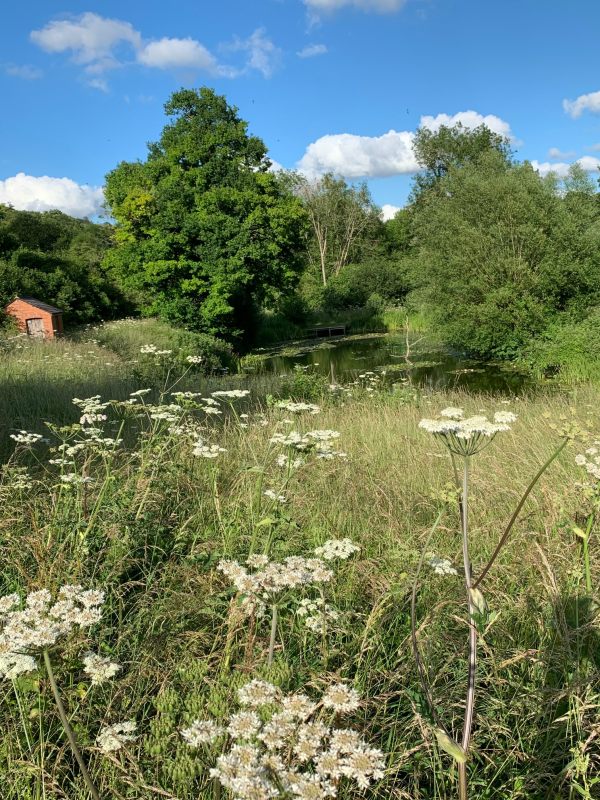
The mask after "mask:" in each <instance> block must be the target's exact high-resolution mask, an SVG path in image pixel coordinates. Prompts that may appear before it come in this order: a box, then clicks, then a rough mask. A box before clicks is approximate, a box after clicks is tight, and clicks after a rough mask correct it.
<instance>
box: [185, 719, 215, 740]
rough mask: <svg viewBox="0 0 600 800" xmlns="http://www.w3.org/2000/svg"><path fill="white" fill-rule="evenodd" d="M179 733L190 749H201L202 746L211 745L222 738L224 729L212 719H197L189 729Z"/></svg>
mask: <svg viewBox="0 0 600 800" xmlns="http://www.w3.org/2000/svg"><path fill="white" fill-rule="evenodd" d="M179 733H180V734H181V736H182V738H183V739H184V741H185V742H187V744H189V746H190V747H200V745H203V744H210V743H211V742H214V741H215V739H218V738H219V736H222V735H223V728H221V727H219V726H218V725H217V724H216V723H215V722H213V720H211V719H197V720H194V722H192V724H191V725H190V727H189V728H183V729H182V730H180V731H179Z"/></svg>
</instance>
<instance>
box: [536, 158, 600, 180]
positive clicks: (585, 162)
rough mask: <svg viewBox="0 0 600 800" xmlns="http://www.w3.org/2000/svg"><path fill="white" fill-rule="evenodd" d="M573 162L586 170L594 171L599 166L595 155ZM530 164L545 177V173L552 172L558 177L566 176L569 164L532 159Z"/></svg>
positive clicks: (599, 161) (599, 163)
mask: <svg viewBox="0 0 600 800" xmlns="http://www.w3.org/2000/svg"><path fill="white" fill-rule="evenodd" d="M573 163H575V164H579V165H580V166H581V167H583V169H584V170H585V171H586V172H595V171H596V170H597V169H598V168H599V167H600V158H596V156H583V157H582V158H578V159H577V161H574V162H573ZM531 166H532V167H533V168H534V169H535V170H537V171H538V172H539V173H540V175H541V176H542V177H546V175H549V174H550V173H551V172H554V173H555V174H556V175H558V177H559V178H566V176H567V175H568V174H569V169H570V167H571V164H569V163H567V162H566V161H559V162H550V161H535V160H534V161H532V162H531Z"/></svg>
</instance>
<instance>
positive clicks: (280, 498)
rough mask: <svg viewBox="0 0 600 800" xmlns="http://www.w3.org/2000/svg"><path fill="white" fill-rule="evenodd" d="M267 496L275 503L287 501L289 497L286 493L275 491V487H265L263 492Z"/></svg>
mask: <svg viewBox="0 0 600 800" xmlns="http://www.w3.org/2000/svg"><path fill="white" fill-rule="evenodd" d="M263 494H264V496H265V497H268V498H269V500H273V501H274V502H275V503H281V504H282V505H283V503H287V497H286V496H285V495H284V494H277V492H275V491H273V489H265V491H264V492H263Z"/></svg>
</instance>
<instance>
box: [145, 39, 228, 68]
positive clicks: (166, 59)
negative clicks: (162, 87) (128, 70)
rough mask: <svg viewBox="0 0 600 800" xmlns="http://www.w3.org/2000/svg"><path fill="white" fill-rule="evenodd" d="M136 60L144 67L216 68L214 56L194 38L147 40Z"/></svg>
mask: <svg viewBox="0 0 600 800" xmlns="http://www.w3.org/2000/svg"><path fill="white" fill-rule="evenodd" d="M138 61H139V62H140V64H144V66H146V67H157V68H158V69H173V68H181V67H186V68H189V67H191V68H195V69H203V70H207V71H209V72H213V71H215V70H216V66H217V62H216V59H215V57H214V56H213V55H212V54H211V53H210V52H209V51H208V50H207V49H206V47H204V45H202V44H200V42H197V41H196V40H195V39H191V38H187V39H169V38H168V37H164V38H163V39H158V40H157V41H154V42H148V44H146V45H144V47H142V49H141V50H140V51H139V52H138Z"/></svg>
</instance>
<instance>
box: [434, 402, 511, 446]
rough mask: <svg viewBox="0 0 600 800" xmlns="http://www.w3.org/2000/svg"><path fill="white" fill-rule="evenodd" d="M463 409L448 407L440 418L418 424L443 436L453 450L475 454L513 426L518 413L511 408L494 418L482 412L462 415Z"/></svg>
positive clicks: (441, 437) (440, 436)
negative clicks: (467, 415)
mask: <svg viewBox="0 0 600 800" xmlns="http://www.w3.org/2000/svg"><path fill="white" fill-rule="evenodd" d="M462 413H463V412H462V409H459V408H445V409H444V410H443V411H442V412H441V415H442V416H441V417H440V418H439V419H422V420H421V421H420V422H419V427H420V428H422V429H423V430H425V431H427V432H428V433H433V434H434V435H436V436H437V437H438V438H440V439H441V440H442V441H443V442H444V444H445V445H446V447H447V448H448V449H449V450H450V452H451V453H455V454H456V455H461V456H472V455H475V453H478V452H479V451H480V450H482V449H483V448H484V447H485V446H486V444H488V443H489V442H490V441H491V440H492V439H493V438H494V437H495V436H496V434H497V433H500V432H501V431H508V430H510V423H512V422H515V420H516V419H517V418H516V416H515V415H514V414H513V413H512V412H510V411H498V412H496V414H495V416H494V422H490V420H489V419H488V418H487V417H485V416H482V415H476V416H473V417H466V418H465V417H463V416H462Z"/></svg>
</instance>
